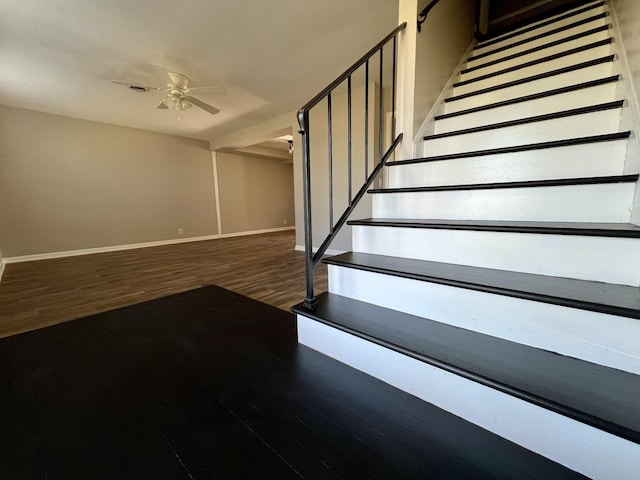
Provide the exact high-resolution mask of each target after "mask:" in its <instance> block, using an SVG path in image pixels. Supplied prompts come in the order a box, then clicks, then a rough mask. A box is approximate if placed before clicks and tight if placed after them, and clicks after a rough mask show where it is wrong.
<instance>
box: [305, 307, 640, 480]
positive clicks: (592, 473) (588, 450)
mask: <svg viewBox="0 0 640 480" xmlns="http://www.w3.org/2000/svg"><path fill="white" fill-rule="evenodd" d="M298 341H299V342H300V343H301V344H303V345H306V346H307V347H309V348H312V349H314V350H317V351H319V352H321V353H323V354H325V355H328V356H330V357H332V358H335V359H336V360H338V361H340V362H343V363H345V364H347V365H350V366H352V367H354V368H356V369H358V370H360V371H362V372H365V373H367V374H369V375H371V376H373V377H375V378H378V379H380V380H382V381H384V382H386V383H388V384H390V385H392V386H394V387H396V388H399V389H400V390H404V391H405V392H408V393H410V394H412V395H414V396H416V397H418V398H421V399H422V400H424V401H426V402H429V403H431V404H433V405H435V406H437V407H440V408H442V409H443V410H446V411H448V412H451V413H453V414H454V415H457V416H459V417H462V418H464V419H466V420H468V421H470V422H472V423H474V424H476V425H479V426H480V427H482V428H485V429H486V430H489V431H490V432H493V433H496V434H497V435H500V436H501V437H504V438H506V439H508V440H511V441H512V442H514V443H517V444H519V445H522V446H523V447H525V448H527V449H529V450H531V451H534V452H536V453H538V454H540V455H542V456H544V457H547V458H550V459H551V460H554V461H556V462H558V463H560V464H562V465H565V466H567V467H568V468H570V469H572V470H575V471H578V472H580V473H583V474H584V475H587V476H589V477H592V478H618V479H630V480H631V479H635V478H637V473H638V471H640V445H638V444H635V443H633V442H630V441H628V440H625V439H623V438H620V437H617V436H615V435H612V434H609V433H607V432H604V431H602V430H599V429H597V428H594V427H591V426H589V425H586V424H584V423H581V422H579V421H576V420H573V419H571V418H569V417H565V416H563V415H560V414H558V413H555V412H552V411H551V410H547V409H545V408H542V407H539V406H537V405H534V404H532V403H529V402H527V401H524V400H521V399H519V398H516V397H514V396H512V395H509V394H506V393H503V392H500V391H498V390H495V389H493V388H490V387H487V386H484V385H482V384H480V383H477V382H474V381H472V380H469V379H466V378H464V377H461V376H459V375H456V374H454V373H451V372H448V371H445V370H443V369H441V368H438V367H435V366H432V365H430V364H428V363H425V362H423V361H421V360H417V359H415V358H412V357H409V356H407V355H403V354H401V353H398V352H396V351H393V350H390V349H388V348H386V347H382V346H380V345H378V344H375V343H373V342H369V341H366V340H363V339H362V338H360V337H357V336H355V335H352V334H349V333H346V332H343V331H341V330H338V329H336V328H332V327H330V326H328V325H325V324H323V323H320V322H317V321H315V320H312V319H309V318H307V317H305V316H302V315H298Z"/></svg>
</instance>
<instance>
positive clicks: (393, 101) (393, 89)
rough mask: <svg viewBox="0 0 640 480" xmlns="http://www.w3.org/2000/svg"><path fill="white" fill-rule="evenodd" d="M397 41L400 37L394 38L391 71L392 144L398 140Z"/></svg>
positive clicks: (395, 36)
mask: <svg viewBox="0 0 640 480" xmlns="http://www.w3.org/2000/svg"><path fill="white" fill-rule="evenodd" d="M397 40H398V36H397V35H394V36H393V68H392V70H391V76H392V78H393V80H392V82H393V83H392V87H391V139H390V141H391V143H393V141H394V140H395V138H396V81H397V80H396V61H397V59H396V56H397V51H396V50H397V48H396V47H397Z"/></svg>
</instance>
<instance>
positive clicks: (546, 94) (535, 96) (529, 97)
mask: <svg viewBox="0 0 640 480" xmlns="http://www.w3.org/2000/svg"><path fill="white" fill-rule="evenodd" d="M619 80H620V75H611V76H610V77H605V78H600V79H598V80H591V81H589V82H583V83H577V84H574V85H569V86H566V87H561V88H555V89H553V90H547V91H545V92H540V93H534V94H532V95H524V96H522V97H516V98H512V99H509V100H503V101H501V102H496V103H489V104H487V105H481V106H479V107H474V108H468V109H466V110H459V111H457V112H451V113H445V114H442V115H436V116H435V117H434V120H436V121H437V120H445V119H447V118H453V117H459V116H462V115H468V114H470V113H477V112H482V111H485V110H491V109H493V108H499V107H506V106H508V105H515V104H517V103H523V102H528V101H531V100H539V99H542V98H546V97H552V96H555V95H562V94H564V93H569V92H575V91H577V90H583V89H586V88H591V87H597V86H600V85H606V84H608V83H614V82H617V81H619Z"/></svg>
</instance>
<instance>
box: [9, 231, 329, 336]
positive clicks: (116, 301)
mask: <svg viewBox="0 0 640 480" xmlns="http://www.w3.org/2000/svg"><path fill="white" fill-rule="evenodd" d="M294 246H295V235H294V232H293V231H285V232H278V233H269V234H263V235H251V236H245V237H234V238H224V239H219V240H209V241H203V242H192V243H183V244H177V245H167V246H161V247H152V248H140V249H136V250H124V251H119V252H110V253H100V254H94V255H85V256H77V257H68V258H60V259H52V260H41V261H35V262H25V263H13V264H8V265H7V266H6V270H5V273H4V276H3V278H2V282H1V283H0V337H5V336H8V335H13V334H15V333H19V332H25V331H29V330H34V329H36V328H41V327H45V326H48V325H53V324H57V323H61V322H64V321H67V320H73V319H75V318H81V317H85V316H87V315H92V314H95V313H99V312H104V311H107V310H111V309H114V308H118V307H123V306H126V305H132V304H135V303H139V302H143V301H146V300H151V299H154V298H159V297H162V296H165V295H170V294H173V293H179V292H184V291H186V290H190V289H193V288H198V287H202V286H205V285H211V284H216V285H220V286H222V287H224V288H228V289H230V290H233V291H235V292H238V293H241V294H243V295H246V296H248V297H251V298H255V299H256V300H260V301H262V302H265V303H268V304H269V305H273V306H276V307H278V308H282V309H285V310H288V309H289V308H290V307H291V306H292V305H294V304H296V303H298V302H300V301H301V300H302V299H303V298H304V297H305V281H304V254H303V253H302V252H296V251H294V250H293V248H294ZM315 275H316V285H317V290H318V292H322V291H326V289H327V270H326V266H325V265H318V268H317V269H316V274H315Z"/></svg>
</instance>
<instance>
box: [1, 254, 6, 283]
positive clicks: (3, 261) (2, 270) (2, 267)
mask: <svg viewBox="0 0 640 480" xmlns="http://www.w3.org/2000/svg"><path fill="white" fill-rule="evenodd" d="M6 263H7V262H6V261H5V260H4V259H0V283H2V274H3V273H4V266H5V265H6Z"/></svg>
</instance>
